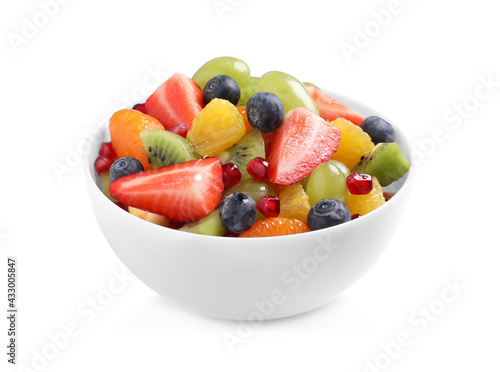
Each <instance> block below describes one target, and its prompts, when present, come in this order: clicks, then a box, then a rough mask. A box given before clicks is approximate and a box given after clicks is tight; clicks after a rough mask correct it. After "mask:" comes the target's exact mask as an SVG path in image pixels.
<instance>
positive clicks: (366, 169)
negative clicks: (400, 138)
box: [352, 142, 410, 186]
mask: <svg viewBox="0 0 500 372" xmlns="http://www.w3.org/2000/svg"><path fill="white" fill-rule="evenodd" d="M408 169H410V162H409V161H408V159H407V158H406V156H405V155H404V154H403V151H401V148H400V147H399V145H398V144H397V143H396V142H390V143H383V142H382V143H378V144H377V145H375V147H374V148H373V149H372V150H371V151H370V152H369V153H368V154H367V155H366V156H364V157H362V158H361V161H360V162H359V164H358V165H356V166H355V167H354V169H353V170H352V172H359V173H367V174H370V175H372V176H374V177H377V178H378V181H379V182H380V185H381V186H387V185H389V184H391V183H392V182H394V181H396V180H398V179H400V178H401V177H403V176H404V175H405V174H406V172H408Z"/></svg>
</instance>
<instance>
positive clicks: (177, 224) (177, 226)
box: [168, 220, 185, 230]
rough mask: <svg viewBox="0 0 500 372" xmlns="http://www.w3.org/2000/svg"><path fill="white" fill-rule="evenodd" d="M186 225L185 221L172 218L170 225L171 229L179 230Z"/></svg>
mask: <svg viewBox="0 0 500 372" xmlns="http://www.w3.org/2000/svg"><path fill="white" fill-rule="evenodd" d="M184 225H185V223H184V222H177V221H172V220H170V223H169V225H168V227H170V228H171V229H174V230H178V229H180V228H181V227H182V226H184Z"/></svg>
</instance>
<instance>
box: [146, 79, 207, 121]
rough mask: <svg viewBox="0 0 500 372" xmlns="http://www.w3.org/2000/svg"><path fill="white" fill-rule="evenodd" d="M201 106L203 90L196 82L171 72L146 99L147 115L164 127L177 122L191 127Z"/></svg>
mask: <svg viewBox="0 0 500 372" xmlns="http://www.w3.org/2000/svg"><path fill="white" fill-rule="evenodd" d="M203 106H204V103H203V92H202V90H201V89H200V87H199V86H198V84H196V82H195V81H194V80H193V79H190V78H188V77H187V76H185V75H183V74H180V73H176V74H173V75H172V76H171V77H170V78H169V79H168V80H167V81H166V82H164V83H163V84H162V85H160V86H159V87H158V89H156V91H155V92H154V93H153V94H152V95H151V96H150V97H149V98H148V99H147V101H146V111H147V113H148V115H151V116H153V117H154V118H156V119H158V120H159V121H160V123H162V124H163V126H164V127H165V129H169V128H170V127H173V126H174V125H176V124H179V123H182V124H184V125H185V126H186V128H187V129H188V130H189V129H191V123H192V122H193V119H194V118H195V117H196V115H198V113H199V112H200V111H201V109H202V108H203Z"/></svg>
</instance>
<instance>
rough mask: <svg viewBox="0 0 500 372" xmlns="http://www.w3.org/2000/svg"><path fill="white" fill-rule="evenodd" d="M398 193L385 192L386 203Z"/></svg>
mask: <svg viewBox="0 0 500 372" xmlns="http://www.w3.org/2000/svg"><path fill="white" fill-rule="evenodd" d="M394 195H396V193H394V192H384V198H385V201H389V200H390V199H391V198H392V197H393V196H394Z"/></svg>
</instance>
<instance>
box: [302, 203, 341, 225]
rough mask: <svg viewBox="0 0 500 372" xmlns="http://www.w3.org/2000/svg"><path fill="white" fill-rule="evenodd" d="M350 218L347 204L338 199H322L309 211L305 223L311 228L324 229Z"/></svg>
mask: <svg viewBox="0 0 500 372" xmlns="http://www.w3.org/2000/svg"><path fill="white" fill-rule="evenodd" d="M350 220H351V212H349V209H348V208H347V205H345V203H343V202H342V201H340V200H338V199H322V200H320V201H319V202H317V203H316V204H315V205H314V207H312V208H311V210H310V211H309V215H308V216H307V224H308V225H309V228H310V229H311V230H319V229H325V228H327V227H331V226H335V225H339V224H341V223H344V222H347V221H350Z"/></svg>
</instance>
